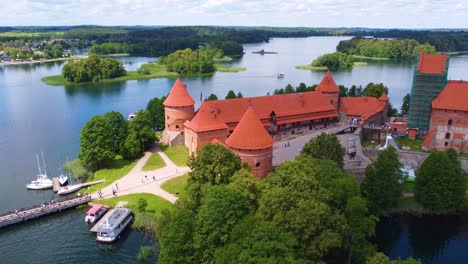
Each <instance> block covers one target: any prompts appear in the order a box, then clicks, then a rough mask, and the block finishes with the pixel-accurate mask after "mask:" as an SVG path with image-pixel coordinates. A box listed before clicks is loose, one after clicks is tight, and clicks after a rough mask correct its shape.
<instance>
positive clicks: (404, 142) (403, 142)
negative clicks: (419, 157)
mask: <svg viewBox="0 0 468 264" xmlns="http://www.w3.org/2000/svg"><path fill="white" fill-rule="evenodd" d="M396 141H397V143H398V144H399V146H400V147H403V146H406V147H409V148H410V150H412V151H422V152H426V151H424V150H423V149H422V143H423V141H424V140H423V139H422V138H418V139H409V138H405V137H397V138H396Z"/></svg>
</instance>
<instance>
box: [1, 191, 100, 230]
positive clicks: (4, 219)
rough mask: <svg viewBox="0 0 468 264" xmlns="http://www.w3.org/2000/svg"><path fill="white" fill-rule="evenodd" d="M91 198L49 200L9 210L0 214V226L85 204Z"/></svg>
mask: <svg viewBox="0 0 468 264" xmlns="http://www.w3.org/2000/svg"><path fill="white" fill-rule="evenodd" d="M91 200H92V198H91V196H84V197H78V198H71V199H66V200H58V201H51V202H49V203H47V204H45V203H44V204H41V205H37V206H34V207H32V208H29V209H20V210H14V211H10V212H7V213H4V214H1V215H0V228H2V227H6V226H9V225H14V224H18V223H21V222H25V221H28V220H32V219H35V218H39V217H42V216H46V215H49V214H53V213H57V212H60V211H63V210H67V209H70V208H73V207H76V206H78V205H81V204H86V203H88V202H90V201H91Z"/></svg>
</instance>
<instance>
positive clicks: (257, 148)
mask: <svg viewBox="0 0 468 264" xmlns="http://www.w3.org/2000/svg"><path fill="white" fill-rule="evenodd" d="M273 143H274V141H273V139H272V138H271V136H270V135H269V134H268V132H267V130H266V129H265V127H264V126H263V124H262V122H261V121H260V119H259V117H258V115H257V114H256V113H255V111H254V110H253V109H252V107H249V108H248V109H247V111H246V112H245V113H244V115H243V116H242V119H241V120H240V121H239V124H237V126H236V128H235V129H234V131H233V132H232V134H231V135H230V136H229V137H228V138H227V139H226V142H225V144H226V146H228V147H229V148H231V149H232V150H233V151H234V152H235V153H236V154H237V155H239V157H240V158H241V160H242V161H243V162H247V163H248V164H249V165H250V168H251V172H252V173H253V174H254V175H255V176H256V177H258V178H264V177H265V176H267V174H268V173H270V172H271V171H272V168H273Z"/></svg>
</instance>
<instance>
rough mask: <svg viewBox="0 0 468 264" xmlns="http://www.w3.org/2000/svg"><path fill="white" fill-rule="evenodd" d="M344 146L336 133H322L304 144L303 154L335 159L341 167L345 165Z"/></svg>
mask: <svg viewBox="0 0 468 264" xmlns="http://www.w3.org/2000/svg"><path fill="white" fill-rule="evenodd" d="M344 154H345V151H344V148H343V147H342V146H341V144H340V141H339V140H338V138H337V137H336V135H334V134H325V133H322V134H320V135H319V136H317V137H316V138H313V139H311V140H310V141H309V142H307V143H306V144H305V145H304V148H302V150H301V155H305V156H309V157H312V158H317V159H328V160H333V161H335V162H336V163H337V164H338V165H339V166H340V167H341V168H342V167H343V165H344V163H343V156H344Z"/></svg>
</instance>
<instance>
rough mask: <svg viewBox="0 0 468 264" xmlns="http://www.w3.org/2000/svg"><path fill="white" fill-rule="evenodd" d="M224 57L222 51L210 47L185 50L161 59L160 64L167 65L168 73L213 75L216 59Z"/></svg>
mask: <svg viewBox="0 0 468 264" xmlns="http://www.w3.org/2000/svg"><path fill="white" fill-rule="evenodd" d="M223 56H224V54H223V51H222V50H220V49H213V48H209V47H203V48H200V49H199V50H192V49H184V50H178V51H176V52H173V53H171V54H169V55H167V56H162V57H160V58H159V60H158V64H161V65H166V70H167V71H169V72H177V73H179V74H196V73H212V72H214V71H215V61H214V59H215V58H222V57H223Z"/></svg>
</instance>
